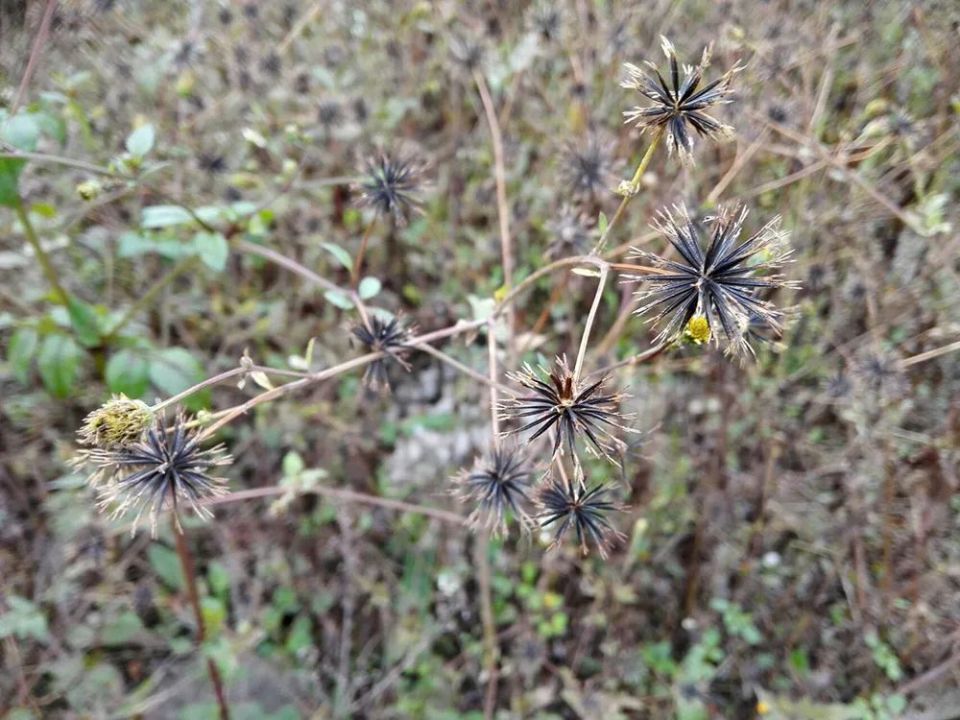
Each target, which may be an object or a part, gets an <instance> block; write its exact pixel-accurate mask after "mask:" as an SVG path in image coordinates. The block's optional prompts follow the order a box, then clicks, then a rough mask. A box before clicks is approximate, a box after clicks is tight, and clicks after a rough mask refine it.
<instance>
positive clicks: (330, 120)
mask: <svg viewBox="0 0 960 720" xmlns="http://www.w3.org/2000/svg"><path fill="white" fill-rule="evenodd" d="M317 122H318V123H320V124H321V125H323V128H324V130H327V131H329V130H330V128H332V127H334V126H335V125H339V124H340V123H341V122H343V106H342V105H341V104H340V103H339V102H338V101H337V100H321V101H320V102H319V103H318V104H317Z"/></svg>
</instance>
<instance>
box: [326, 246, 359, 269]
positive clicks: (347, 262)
mask: <svg viewBox="0 0 960 720" xmlns="http://www.w3.org/2000/svg"><path fill="white" fill-rule="evenodd" d="M320 247H322V248H323V249H324V250H326V251H327V252H328V253H330V254H331V255H333V257H334V259H335V260H336V261H337V262H338V263H340V264H341V265H343V267H345V268H346V269H347V270H350V269H352V268H353V260H352V259H351V258H350V253H348V252H347V251H346V250H344V249H343V248H342V247H340V246H339V245H334V244H333V243H328V242H325V243H320Z"/></svg>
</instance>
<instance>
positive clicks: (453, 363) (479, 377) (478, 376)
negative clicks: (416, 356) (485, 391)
mask: <svg viewBox="0 0 960 720" xmlns="http://www.w3.org/2000/svg"><path fill="white" fill-rule="evenodd" d="M420 351H421V352H425V353H426V354H427V355H433V356H434V357H435V358H437V360H439V361H440V362H442V363H446V364H447V365H449V366H450V367H452V368H454V369H455V370H457V371H458V372H461V373H463V374H464V375H466V376H467V377H470V378H473V379H474V380H476V381H477V382H481V383H483V384H484V385H487V386H488V387H493V386H494V383H493V381H492V380H491V379H490V378H489V377H488V376H486V375H484V374H483V373H481V372H477V371H476V370H474V369H473V368H472V367H469V366H468V365H464V364H463V363H462V362H460V361H459V360H457V359H456V358H453V357H450V356H449V355H447V353H445V352H443V351H442V350H437V349H436V348H435V347H432V346H430V345H421V346H420ZM496 387H497V388H498V389H503V390H508V389H509V388H507V386H506V385H504V384H502V383H499V382H498V383H496Z"/></svg>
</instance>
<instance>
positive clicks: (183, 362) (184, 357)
mask: <svg viewBox="0 0 960 720" xmlns="http://www.w3.org/2000/svg"><path fill="white" fill-rule="evenodd" d="M203 378H204V373H203V366H202V365H201V364H200V363H199V362H198V361H197V359H196V358H195V357H193V355H191V354H190V351H189V350H186V349H184V348H179V347H172V348H166V349H164V350H160V351H158V352H157V353H155V354H154V356H153V357H152V359H151V362H150V380H151V382H153V384H154V385H156V386H157V387H158V388H159V389H160V390H162V391H163V392H164V393H166V394H168V395H176V394H177V393H179V392H182V391H184V390H186V389H187V388H189V387H191V386H192V385H196V384H197V383H198V382H200V381H201V380H203ZM209 396H210V393H209V392H208V391H201V392H198V393H195V394H193V395H191V396H190V397H188V398H186V399H185V400H184V401H183V404H184V405H186V406H187V407H188V408H190V409H191V410H199V409H201V408H203V407H205V406H206V405H207V403H208V401H209Z"/></svg>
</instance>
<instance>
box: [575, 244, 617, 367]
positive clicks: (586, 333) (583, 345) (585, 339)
mask: <svg viewBox="0 0 960 720" xmlns="http://www.w3.org/2000/svg"><path fill="white" fill-rule="evenodd" d="M609 272H610V266H609V265H607V264H606V263H604V264H603V265H601V266H600V279H599V280H598V281H597V292H596V293H595V294H594V296H593V304H592V305H591V306H590V314H589V315H587V322H586V324H585V325H584V326H583V336H582V337H581V338H580V349H579V350H578V351H577V362H576V364H575V365H574V366H573V382H574V384H576V382H577V381H578V380H579V379H580V371H581V370H582V369H583V358H584V356H585V355H586V354H587V345H588V344H589V343H590V331H591V330H592V329H593V321H594V320H595V319H596V317H597V308H598V307H600V300H601V299H602V298H603V291H604V289H606V287H607V274H608V273H609Z"/></svg>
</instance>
